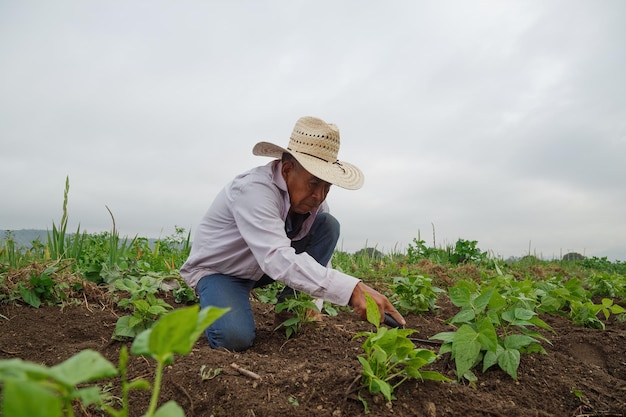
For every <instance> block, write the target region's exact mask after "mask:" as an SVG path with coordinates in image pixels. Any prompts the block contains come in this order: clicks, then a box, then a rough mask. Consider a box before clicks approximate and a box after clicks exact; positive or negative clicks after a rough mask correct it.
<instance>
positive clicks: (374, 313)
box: [365, 293, 380, 328]
mask: <svg viewBox="0 0 626 417" xmlns="http://www.w3.org/2000/svg"><path fill="white" fill-rule="evenodd" d="M365 302H366V306H365V309H366V310H365V311H366V314H367V321H368V322H370V323H372V324H373V325H374V326H376V327H377V328H378V327H380V311H379V310H378V306H377V305H376V302H375V301H374V299H373V298H372V297H371V296H370V295H369V294H368V293H365Z"/></svg>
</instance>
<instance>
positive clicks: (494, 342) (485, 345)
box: [476, 317, 498, 352]
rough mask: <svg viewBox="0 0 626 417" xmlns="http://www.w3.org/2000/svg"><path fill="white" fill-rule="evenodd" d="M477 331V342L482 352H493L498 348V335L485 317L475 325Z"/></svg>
mask: <svg viewBox="0 0 626 417" xmlns="http://www.w3.org/2000/svg"><path fill="white" fill-rule="evenodd" d="M476 327H477V329H478V342H479V343H480V346H481V348H482V349H483V350H489V351H492V352H495V351H496V349H497V347H498V335H497V334H496V329H495V328H494V327H493V324H492V323H491V320H489V318H487V317H485V318H483V319H481V320H479V321H478V322H477V323H476Z"/></svg>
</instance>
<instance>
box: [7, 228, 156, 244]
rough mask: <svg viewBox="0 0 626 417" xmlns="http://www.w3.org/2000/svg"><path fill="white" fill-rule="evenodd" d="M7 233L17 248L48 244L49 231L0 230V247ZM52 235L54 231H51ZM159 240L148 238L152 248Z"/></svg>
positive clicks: (122, 237)
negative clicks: (35, 242)
mask: <svg viewBox="0 0 626 417" xmlns="http://www.w3.org/2000/svg"><path fill="white" fill-rule="evenodd" d="M7 233H11V236H12V237H13V240H14V241H15V243H16V245H17V247H24V248H31V247H32V246H33V242H34V241H36V240H37V239H39V242H41V243H42V244H44V245H45V244H46V243H47V242H48V231H47V230H41V229H21V230H0V246H1V245H2V242H4V240H5V239H6V238H7ZM50 233H52V231H50ZM73 235H74V233H67V234H66V236H67V237H70V236H73ZM120 237H121V239H124V237H125V236H120ZM133 238H134V236H130V237H128V241H129V242H130V240H131V239H133ZM157 240H158V239H154V238H148V244H149V245H150V246H152V245H154V243H155V242H156V241H157Z"/></svg>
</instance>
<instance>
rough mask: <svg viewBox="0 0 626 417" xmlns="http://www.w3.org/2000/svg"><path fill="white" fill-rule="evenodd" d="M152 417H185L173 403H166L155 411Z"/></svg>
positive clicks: (180, 409) (181, 410)
mask: <svg viewBox="0 0 626 417" xmlns="http://www.w3.org/2000/svg"><path fill="white" fill-rule="evenodd" d="M154 417H185V412H184V411H183V409H182V408H180V406H179V405H178V404H176V402H175V401H168V402H166V403H165V404H163V405H162V406H161V407H159V409H158V410H156V412H155V413H154Z"/></svg>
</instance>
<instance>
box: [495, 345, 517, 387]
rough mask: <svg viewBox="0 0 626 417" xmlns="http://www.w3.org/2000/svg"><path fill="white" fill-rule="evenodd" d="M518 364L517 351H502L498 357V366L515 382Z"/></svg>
mask: <svg viewBox="0 0 626 417" xmlns="http://www.w3.org/2000/svg"><path fill="white" fill-rule="evenodd" d="M519 363H520V353H519V350H515V349H504V351H503V352H502V353H501V354H500V355H499V356H498V365H499V366H500V368H502V370H503V371H505V372H506V373H507V374H509V375H510V376H511V378H513V379H515V380H517V368H518V367H519Z"/></svg>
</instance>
